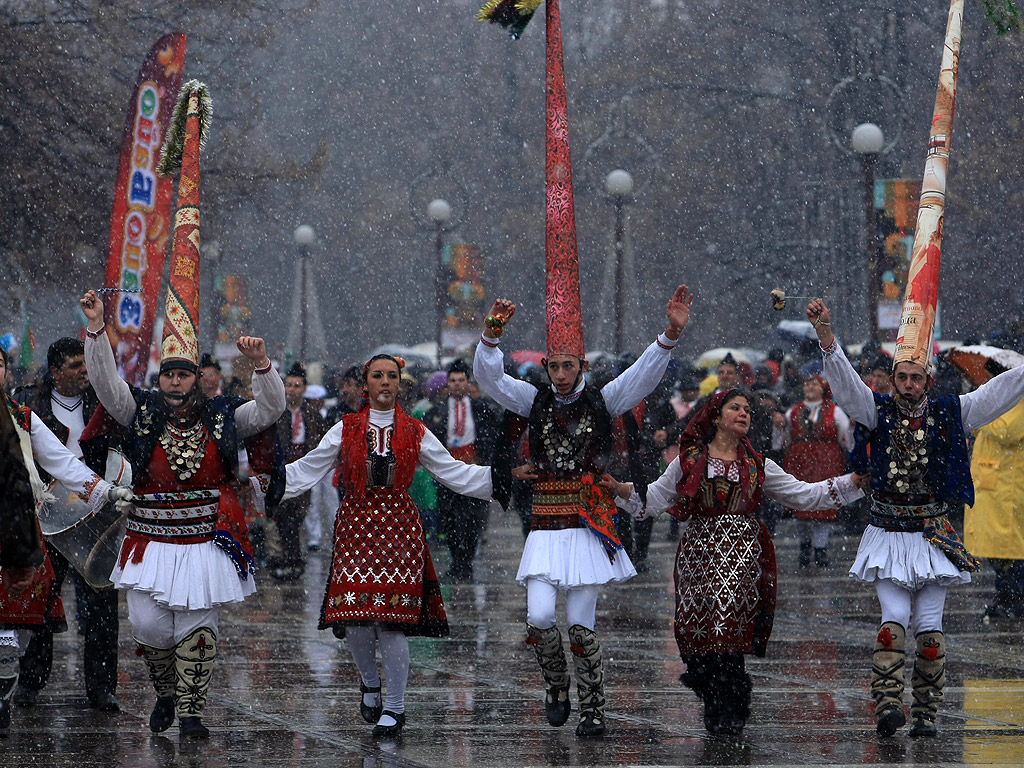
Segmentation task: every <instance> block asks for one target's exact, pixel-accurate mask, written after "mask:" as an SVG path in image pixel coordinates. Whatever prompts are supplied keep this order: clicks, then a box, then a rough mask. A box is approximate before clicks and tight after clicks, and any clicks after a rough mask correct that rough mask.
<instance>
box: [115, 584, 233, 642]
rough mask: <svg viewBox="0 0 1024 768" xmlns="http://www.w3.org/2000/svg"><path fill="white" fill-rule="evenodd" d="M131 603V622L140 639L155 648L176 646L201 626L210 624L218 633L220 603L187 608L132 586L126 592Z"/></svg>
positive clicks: (138, 639)
mask: <svg viewBox="0 0 1024 768" xmlns="http://www.w3.org/2000/svg"><path fill="white" fill-rule="evenodd" d="M125 598H126V601H127V603H128V623H129V624H131V627H132V635H134V637H135V640H136V641H137V642H140V643H142V644H143V645H148V646H150V647H152V648H161V649H167V648H174V647H175V646H176V645H177V644H178V643H180V642H181V641H182V640H184V639H185V638H186V637H188V636H189V634H190V633H191V632H192V631H193V630H196V629H199V627H209V628H210V629H211V630H213V633H214V634H215V635H216V634H218V616H219V614H220V607H219V606H216V605H215V606H213V607H212V608H203V609H199V610H194V611H190V610H188V609H186V608H169V607H168V606H166V605H164V604H163V603H158V602H157V601H156V600H155V599H154V598H153V596H152V595H150V594H149V593H148V592H141V591H139V590H136V589H129V590H128V591H127V592H126V594H125Z"/></svg>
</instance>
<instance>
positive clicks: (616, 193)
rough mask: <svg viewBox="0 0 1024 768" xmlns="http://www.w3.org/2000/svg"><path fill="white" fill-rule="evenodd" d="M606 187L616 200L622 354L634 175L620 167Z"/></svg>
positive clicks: (618, 343)
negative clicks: (628, 214)
mask: <svg viewBox="0 0 1024 768" xmlns="http://www.w3.org/2000/svg"><path fill="white" fill-rule="evenodd" d="M604 188H605V190H606V191H607V192H608V194H609V195H611V196H612V200H614V201H615V354H616V356H618V355H621V354H622V320H623V316H624V314H625V307H624V306H623V303H624V302H623V293H624V292H623V290H622V282H623V275H622V270H623V262H624V260H625V259H624V253H623V251H624V250H625V247H626V243H625V240H626V221H625V205H626V201H627V200H628V199H629V197H630V196H631V195H632V194H633V177H632V176H631V175H630V174H629V172H628V171H624V170H622V169H621V168H618V169H616V170H614V171H612V172H611V173H609V174H608V175H607V176H606V177H605V180H604Z"/></svg>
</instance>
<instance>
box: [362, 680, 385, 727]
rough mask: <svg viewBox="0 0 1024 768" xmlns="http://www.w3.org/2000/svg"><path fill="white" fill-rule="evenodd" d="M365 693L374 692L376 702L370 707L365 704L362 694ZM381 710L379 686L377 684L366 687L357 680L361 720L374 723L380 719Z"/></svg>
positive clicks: (382, 710)
mask: <svg viewBox="0 0 1024 768" xmlns="http://www.w3.org/2000/svg"><path fill="white" fill-rule="evenodd" d="M367 693H376V694H377V702H378V703H377V704H374V705H373V706H372V707H371V706H368V705H367V704H366V700H365V699H364V698H363V695H364V694H367ZM383 712H384V704H383V702H381V698H380V686H379V685H378V686H377V687H376V688H367V687H366V686H365V685H363V683H362V681H359V714H360V715H362V716H363V720H365V721H366V722H368V723H376V722H377V721H378V720H380V716H381V714H382V713H383Z"/></svg>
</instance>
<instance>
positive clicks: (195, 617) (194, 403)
mask: <svg viewBox="0 0 1024 768" xmlns="http://www.w3.org/2000/svg"><path fill="white" fill-rule="evenodd" d="M209 117H210V103H209V96H208V94H207V91H206V86H205V85H203V84H202V83H198V82H196V81H192V82H190V83H188V84H186V85H184V86H183V87H182V90H181V96H180V98H179V101H178V104H177V107H176V109H175V112H174V119H173V122H172V125H171V127H170V129H169V135H168V138H167V141H166V143H165V148H164V154H163V157H162V158H161V164H160V168H159V171H160V172H161V173H164V174H167V173H171V172H173V171H174V170H176V169H177V168H178V167H179V165H180V168H181V179H180V181H179V184H178V207H177V210H176V212H175V226H174V244H173V250H172V255H171V270H170V286H169V289H168V292H167V305H166V312H165V321H164V335H163V340H162V343H161V350H160V380H159V387H158V389H157V390H155V391H148V390H142V389H138V388H136V387H132V386H129V385H128V384H127V383H126V382H125V381H124V380H122V379H121V378H120V377H119V376H118V374H117V366H116V364H115V361H114V355H113V351H112V349H111V346H110V342H109V340H108V339H107V337H106V334H105V333H104V326H103V305H102V303H101V302H100V300H99V298H98V296H97V295H96V293H95V292H93V291H89V292H88V293H86V294H85V297H84V298H83V299H82V301H81V305H82V309H83V311H84V312H85V315H86V317H87V318H88V320H89V329H88V331H87V334H86V335H87V339H86V344H85V356H86V364H87V366H88V369H89V377H90V379H91V380H92V382H93V387H94V388H95V390H96V394H97V395H98V397H99V400H100V404H101V408H100V409H99V410H98V411H97V414H96V416H94V417H93V419H92V420H91V421H90V423H89V425H88V427H87V428H86V432H85V434H83V438H82V440H83V444H86V443H88V442H89V441H90V440H103V439H106V438H107V437H109V434H110V431H112V432H113V433H114V434H115V435H116V436H117V437H118V438H119V439H120V442H121V446H122V450H124V452H125V453H126V455H127V457H128V459H129V460H130V461H131V463H132V466H133V469H134V474H135V492H136V501H135V505H134V507H133V508H132V509H131V510H130V512H129V515H128V531H127V534H126V536H125V540H124V544H123V545H122V549H121V554H120V557H119V558H118V562H117V565H116V566H115V567H114V572H113V573H112V574H111V581H113V582H114V585H115V586H116V587H117V588H119V589H124V590H127V602H128V620H129V623H130V624H131V627H132V632H133V635H134V637H135V640H136V641H137V642H138V644H139V649H140V653H141V655H142V656H143V657H144V659H145V661H146V664H147V666H148V668H149V674H150V679H151V680H152V682H153V686H154V688H155V689H156V694H157V700H156V705H155V706H154V708H153V711H152V714H151V715H150V719H149V727H150V729H151V730H152V731H154V732H156V733H159V732H161V731H164V730H166V729H167V728H168V727H170V725H171V724H172V723H173V722H174V718H175V715H177V717H178V721H179V726H180V732H181V735H182V736H183V737H190V738H205V737H207V736H209V731H208V729H207V728H206V727H205V726H204V725H203V723H202V720H201V718H202V715H203V711H204V708H205V705H206V693H207V688H208V686H209V683H210V677H211V675H212V673H213V663H214V659H215V658H216V656H217V645H218V641H217V636H218V614H219V607H220V605H222V604H224V603H234V602H241V601H242V600H244V599H245V597H246V596H248V595H250V594H252V593H253V592H254V591H255V590H256V586H255V584H254V583H253V568H252V566H253V557H252V547H251V544H250V541H249V535H248V531H247V529H246V525H245V520H244V518H243V514H242V508H241V506H240V504H239V499H238V490H237V488H238V486H237V483H238V444H239V441H241V440H246V448H247V450H248V453H249V459H250V464H251V465H252V466H253V468H254V471H261V468H262V471H264V472H267V471H271V470H273V471H272V472H271V475H270V477H271V478H274V482H272V483H271V487H270V489H269V496H270V497H271V500H272V502H276V500H277V499H279V498H280V494H281V492H282V491H283V462H282V461H281V455H280V451H279V450H275V447H276V431H275V430H274V429H273V427H274V425H275V423H276V422H277V419H278V417H279V416H280V415H281V413H282V411H284V407H285V396H284V385H283V383H282V382H281V379H280V377H279V376H278V375H277V374H276V373H274V372H273V369H272V368H271V365H270V360H269V359H268V358H267V354H266V347H265V345H264V342H263V339H259V338H253V337H250V336H243V337H242V338H240V339H239V340H238V349H239V351H240V352H241V353H242V354H243V355H245V356H246V357H247V358H249V359H250V360H251V361H252V362H253V364H254V365H255V369H256V370H255V375H254V376H253V382H252V387H253V393H254V397H255V400H254V401H251V402H246V401H244V400H242V399H240V398H235V397H226V396H218V397H214V398H208V397H206V396H205V395H204V394H203V393H202V390H201V389H200V386H199V380H198V377H197V375H196V374H197V372H198V367H199V354H198V347H197V344H196V340H197V337H198V333H197V332H198V319H199V150H200V147H201V145H202V140H203V136H204V134H205V132H206V130H207V129H208V126H209ZM268 428H270V429H268ZM86 450H87V451H88V450H89V449H88V448H87V449H86Z"/></svg>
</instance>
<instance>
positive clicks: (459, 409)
mask: <svg viewBox="0 0 1024 768" xmlns="http://www.w3.org/2000/svg"><path fill="white" fill-rule="evenodd" d="M469 372H470V371H469V366H468V365H467V364H466V361H465V360H453V361H452V362H451V364H450V365H449V366H448V397H447V398H446V399H445V400H443V401H442V402H440V403H438V404H437V405H435V406H433V407H432V408H431V409H430V410H429V411H427V412H426V414H425V415H424V416H423V423H424V424H426V425H427V429H429V430H430V431H431V432H433V433H434V436H435V437H436V438H437V439H438V440H440V441H441V442H442V443H443V444H444V446H445V447H446V448H447V449H448V452H449V453H450V454H451V455H452V456H453V457H454V458H456V459H458V460H459V461H464V462H466V463H467V464H490V463H491V459H492V458H493V456H494V446H495V442H496V440H497V437H498V431H499V423H498V417H497V416H496V415H495V413H494V411H493V410H492V409H491V407H490V406H488V405H487V403H486V402H484V401H483V400H482V399H477V398H473V397H470V396H469V384H470V382H469ZM436 485H437V506H438V510H439V511H440V513H441V524H442V525H443V526H444V531H445V538H446V539H447V541H448V550H449V552H451V556H452V565H451V570H450V571H449V573H448V574H447V575H446V580H448V581H453V582H468V581H472V580H473V560H474V559H475V558H476V550H477V545H478V544H479V542H480V535H481V534H482V533H483V530H484V527H485V524H486V522H487V506H488V502H487V501H486V500H484V499H474V498H470V497H469V496H463V495H461V494H458V493H454V492H452V491H449V490H448V489H447V488H445V487H444V486H443V485H442V484H440V483H436Z"/></svg>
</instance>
